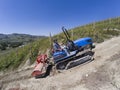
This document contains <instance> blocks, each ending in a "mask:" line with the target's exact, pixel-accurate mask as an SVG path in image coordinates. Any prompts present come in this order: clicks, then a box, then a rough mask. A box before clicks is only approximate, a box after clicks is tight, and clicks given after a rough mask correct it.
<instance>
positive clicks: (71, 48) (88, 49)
mask: <svg viewBox="0 0 120 90" xmlns="http://www.w3.org/2000/svg"><path fill="white" fill-rule="evenodd" d="M62 31H63V33H64V35H65V37H66V40H67V43H66V47H64V48H63V49H62V50H60V51H57V52H54V53H53V54H52V56H53V60H54V63H55V66H56V68H57V69H60V70H63V69H69V68H71V67H73V66H75V65H79V64H81V63H83V62H85V61H88V60H92V59H93V54H94V53H93V51H92V49H93V48H95V45H93V41H92V38H90V37H85V38H80V39H77V40H75V41H72V40H70V35H69V33H68V31H67V30H66V29H65V28H64V27H62Z"/></svg>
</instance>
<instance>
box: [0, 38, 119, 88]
mask: <svg viewBox="0 0 120 90" xmlns="http://www.w3.org/2000/svg"><path fill="white" fill-rule="evenodd" d="M94 51H95V56H94V57H95V60H94V61H92V62H89V63H85V64H82V65H79V66H76V67H74V68H71V69H69V70H66V71H63V72H62V73H58V74H56V75H54V76H48V77H46V78H41V79H35V78H32V77H30V75H31V72H32V70H31V69H26V70H22V71H20V72H14V73H11V74H8V75H6V76H4V77H1V78H0V79H1V80H0V81H1V83H0V86H1V90H120V70H119V68H120V37H114V38H112V39H110V40H107V41H105V42H103V43H101V44H98V45H96V48H95V50H94Z"/></svg>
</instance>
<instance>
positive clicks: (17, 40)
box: [0, 33, 45, 50]
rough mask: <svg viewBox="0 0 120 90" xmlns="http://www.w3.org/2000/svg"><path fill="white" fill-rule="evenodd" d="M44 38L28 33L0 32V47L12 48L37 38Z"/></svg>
mask: <svg viewBox="0 0 120 90" xmlns="http://www.w3.org/2000/svg"><path fill="white" fill-rule="evenodd" d="M40 38H45V36H34V35H28V34H17V33H14V34H0V49H1V50H6V49H7V48H14V47H18V46H21V45H25V44H27V43H30V42H33V41H35V40H37V39H40Z"/></svg>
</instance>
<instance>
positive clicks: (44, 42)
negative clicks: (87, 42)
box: [0, 18, 120, 71]
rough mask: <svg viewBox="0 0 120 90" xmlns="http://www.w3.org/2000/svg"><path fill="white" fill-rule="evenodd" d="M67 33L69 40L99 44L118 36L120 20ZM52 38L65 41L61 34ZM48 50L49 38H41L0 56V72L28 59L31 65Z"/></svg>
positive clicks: (71, 30)
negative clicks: (85, 38)
mask: <svg viewBox="0 0 120 90" xmlns="http://www.w3.org/2000/svg"><path fill="white" fill-rule="evenodd" d="M69 33H71V39H73V40H75V39H78V38H81V37H86V36H87V37H88V36H89V37H92V38H93V41H94V42H96V43H100V42H103V41H105V40H107V39H109V38H112V37H115V36H119V35H120V18H112V19H107V20H104V21H99V22H94V23H90V24H87V25H84V26H79V27H75V28H73V29H70V30H69ZM72 35H73V37H72ZM53 38H58V40H59V41H60V40H61V39H62V38H63V39H65V36H64V35H63V33H60V34H59V35H55V36H53ZM48 48H50V40H49V38H43V39H39V40H37V41H35V42H33V43H30V44H28V45H26V46H24V47H19V48H16V49H14V50H11V52H9V54H8V53H7V54H6V53H4V54H0V57H1V58H0V70H1V71H6V70H9V69H10V70H14V69H17V68H18V67H19V66H20V65H21V64H24V63H25V62H26V60H28V59H29V60H30V64H32V63H34V61H35V59H36V56H37V54H38V52H39V51H41V53H44V52H46V50H47V49H48Z"/></svg>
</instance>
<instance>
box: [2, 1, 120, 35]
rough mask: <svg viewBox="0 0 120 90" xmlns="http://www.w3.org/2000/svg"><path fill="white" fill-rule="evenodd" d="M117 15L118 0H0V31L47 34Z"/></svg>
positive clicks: (119, 3)
mask: <svg viewBox="0 0 120 90" xmlns="http://www.w3.org/2000/svg"><path fill="white" fill-rule="evenodd" d="M118 16H120V0H0V33H5V34H10V33H25V34H32V35H49V33H50V32H51V33H52V34H57V33H59V32H61V27H62V26H65V27H66V28H68V29H70V28H74V27H76V26H81V25H84V24H87V23H90V22H95V21H99V20H104V19H108V18H112V17H118Z"/></svg>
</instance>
